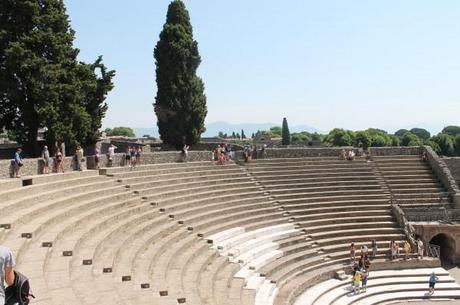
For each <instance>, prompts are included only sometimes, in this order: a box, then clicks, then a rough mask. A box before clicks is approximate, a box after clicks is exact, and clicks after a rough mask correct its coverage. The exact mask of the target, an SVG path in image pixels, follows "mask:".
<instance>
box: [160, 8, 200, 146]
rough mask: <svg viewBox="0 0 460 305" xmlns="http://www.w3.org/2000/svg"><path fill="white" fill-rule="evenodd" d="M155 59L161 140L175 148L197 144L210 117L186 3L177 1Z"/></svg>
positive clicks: (167, 19) (163, 32) (170, 11)
mask: <svg viewBox="0 0 460 305" xmlns="http://www.w3.org/2000/svg"><path fill="white" fill-rule="evenodd" d="M154 57H155V60H156V81H157V87H158V91H157V95H156V101H155V104H154V106H155V113H156V116H157V119H158V122H157V125H158V129H159V132H160V137H161V139H162V140H163V141H164V142H165V143H168V144H171V145H173V146H174V147H176V149H181V148H182V147H183V145H184V144H185V143H187V144H194V143H197V142H198V141H199V139H200V135H201V134H202V133H203V132H204V130H205V127H204V120H205V117H206V114H207V108H206V96H205V95H204V84H203V81H202V80H201V78H199V77H198V76H197V75H196V71H197V69H198V66H199V65H200V63H201V58H200V55H199V53H198V43H197V42H196V41H195V40H194V39H193V29H192V25H191V23H190V17H189V14H188V11H187V9H186V7H185V4H184V3H183V2H182V1H180V0H174V1H172V2H171V4H170V5H169V7H168V13H167V16H166V23H165V24H164V26H163V30H162V32H161V33H160V40H159V41H158V43H157V45H156V47H155V51H154Z"/></svg>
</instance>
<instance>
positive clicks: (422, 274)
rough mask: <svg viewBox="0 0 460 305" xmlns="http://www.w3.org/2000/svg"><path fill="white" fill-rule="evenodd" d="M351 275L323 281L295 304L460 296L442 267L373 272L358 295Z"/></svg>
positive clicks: (358, 303)
mask: <svg viewBox="0 0 460 305" xmlns="http://www.w3.org/2000/svg"><path fill="white" fill-rule="evenodd" d="M432 272H435V274H436V276H437V277H438V278H439V281H438V282H437V284H436V291H435V293H434V294H433V295H429V294H428V279H429V277H430V275H431V273H432ZM350 284H351V277H348V278H347V279H345V280H338V279H331V280H327V281H324V282H322V283H320V284H318V285H316V286H314V287H312V288H311V289H309V290H308V291H306V292H305V293H304V294H302V295H301V296H300V297H299V298H298V299H297V300H296V302H295V303H294V305H324V304H330V305H352V304H356V305H373V304H382V303H385V304H389V303H392V302H395V301H415V300H420V301H428V300H434V301H435V300H452V299H459V298H460V286H459V285H458V284H457V283H456V282H455V280H454V279H453V278H452V277H450V275H449V273H448V272H447V271H446V270H444V269H443V268H434V269H427V268H419V269H406V270H404V269H403V270H384V271H372V272H371V273H370V275H369V279H368V283H367V289H366V292H363V291H362V290H361V292H360V293H357V294H355V293H354V292H353V289H352V287H351V285H350Z"/></svg>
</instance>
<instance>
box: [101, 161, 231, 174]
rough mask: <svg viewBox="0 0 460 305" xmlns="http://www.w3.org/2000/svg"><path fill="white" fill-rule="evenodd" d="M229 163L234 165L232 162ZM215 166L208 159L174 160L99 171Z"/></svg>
mask: <svg viewBox="0 0 460 305" xmlns="http://www.w3.org/2000/svg"><path fill="white" fill-rule="evenodd" d="M229 165H232V166H234V164H233V163H230V164H229ZM212 166H214V167H217V166H215V165H214V162H210V161H193V162H186V163H180V162H174V163H155V164H142V165H139V166H135V167H128V166H119V167H103V168H101V169H99V172H100V173H101V174H102V175H106V174H114V173H122V172H134V171H143V170H161V169H171V170H173V169H177V168H197V167H212Z"/></svg>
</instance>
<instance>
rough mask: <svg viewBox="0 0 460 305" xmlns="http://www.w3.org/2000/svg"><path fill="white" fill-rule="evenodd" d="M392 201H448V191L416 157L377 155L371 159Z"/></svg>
mask: <svg viewBox="0 0 460 305" xmlns="http://www.w3.org/2000/svg"><path fill="white" fill-rule="evenodd" d="M372 159H373V160H374V162H375V164H376V168H377V170H378V171H379V172H380V173H381V175H382V177H383V179H384V180H385V183H386V185H387V186H388V189H389V190H390V192H391V194H392V196H393V199H394V200H395V202H396V203H397V204H399V205H401V206H403V207H404V206H406V205H409V206H410V205H414V204H417V205H432V204H436V205H440V206H447V205H449V204H450V198H449V194H448V192H447V191H446V190H445V189H444V187H443V186H442V184H441V183H440V182H439V181H438V179H437V178H436V177H435V175H434V173H433V171H432V170H431V167H430V166H429V164H428V163H427V162H422V161H421V160H420V157H419V156H416V155H415V156H414V155H404V156H398V155H395V156H376V157H373V158H372Z"/></svg>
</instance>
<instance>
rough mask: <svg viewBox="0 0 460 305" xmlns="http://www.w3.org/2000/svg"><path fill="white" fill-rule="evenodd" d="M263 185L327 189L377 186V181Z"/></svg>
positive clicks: (282, 187)
mask: <svg viewBox="0 0 460 305" xmlns="http://www.w3.org/2000/svg"><path fill="white" fill-rule="evenodd" d="M263 186H264V187H266V188H268V189H297V188H310V189H313V190H314V189H327V188H328V187H335V188H340V189H345V188H353V187H355V188H356V187H362V188H364V187H372V188H379V187H380V184H379V181H376V180H374V181H371V180H348V181H338V180H337V181H336V180H334V181H329V182H310V183H306V182H303V181H300V182H292V181H288V182H287V183H277V184H268V183H263Z"/></svg>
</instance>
